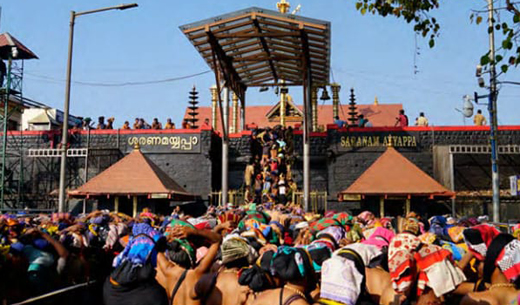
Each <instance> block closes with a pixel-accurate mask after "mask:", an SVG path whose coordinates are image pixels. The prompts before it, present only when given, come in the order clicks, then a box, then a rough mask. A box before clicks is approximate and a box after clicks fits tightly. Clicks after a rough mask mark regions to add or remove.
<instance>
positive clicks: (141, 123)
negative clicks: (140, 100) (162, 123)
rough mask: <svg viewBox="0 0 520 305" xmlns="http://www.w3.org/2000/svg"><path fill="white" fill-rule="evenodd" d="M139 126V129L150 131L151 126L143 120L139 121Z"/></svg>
mask: <svg viewBox="0 0 520 305" xmlns="http://www.w3.org/2000/svg"><path fill="white" fill-rule="evenodd" d="M139 124H140V126H141V129H152V126H151V125H150V124H148V123H147V122H146V121H145V120H144V119H143V118H140V119H139Z"/></svg>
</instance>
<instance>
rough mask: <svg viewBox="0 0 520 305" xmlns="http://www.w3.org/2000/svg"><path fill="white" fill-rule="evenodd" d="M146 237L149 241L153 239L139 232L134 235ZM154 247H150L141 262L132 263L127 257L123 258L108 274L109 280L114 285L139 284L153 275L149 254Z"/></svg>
mask: <svg viewBox="0 0 520 305" xmlns="http://www.w3.org/2000/svg"><path fill="white" fill-rule="evenodd" d="M141 236H144V237H148V238H149V239H150V240H151V241H153V242H154V248H155V241H154V240H153V238H151V237H150V236H148V235H147V234H139V235H136V236H135V237H136V238H137V237H141ZM154 248H152V249H150V253H148V255H147V256H146V259H145V261H144V263H143V264H136V263H133V262H132V261H131V260H129V259H126V258H125V259H124V260H123V261H122V262H121V263H120V264H119V266H117V267H116V268H115V269H114V270H113V271H112V273H111V274H110V282H111V283H112V285H114V286H131V285H133V284H139V283H142V282H145V281H148V280H150V279H153V278H154V277H155V268H154V267H153V266H152V263H151V262H150V256H151V255H152V252H153V250H154Z"/></svg>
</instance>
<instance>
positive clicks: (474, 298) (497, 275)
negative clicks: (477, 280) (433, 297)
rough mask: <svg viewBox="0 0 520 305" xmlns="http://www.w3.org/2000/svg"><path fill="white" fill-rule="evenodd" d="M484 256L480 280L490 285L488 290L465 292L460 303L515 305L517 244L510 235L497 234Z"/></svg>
mask: <svg viewBox="0 0 520 305" xmlns="http://www.w3.org/2000/svg"><path fill="white" fill-rule="evenodd" d="M481 253H482V252H481ZM485 255H486V256H485V259H484V275H483V279H484V281H485V282H487V283H490V284H491V285H490V286H489V289H488V290H487V291H483V292H470V293H468V294H467V295H466V296H465V297H464V298H463V299H462V301H461V304H462V305H472V304H493V305H494V304H496V305H508V304H518V302H519V300H520V291H519V290H518V288H519V286H518V284H519V278H520V277H519V275H520V241H518V240H517V239H515V238H514V237H513V236H511V235H509V234H504V233H502V234H499V235H496V236H495V237H494V238H493V240H492V241H491V243H489V246H488V247H487V250H486V253H485Z"/></svg>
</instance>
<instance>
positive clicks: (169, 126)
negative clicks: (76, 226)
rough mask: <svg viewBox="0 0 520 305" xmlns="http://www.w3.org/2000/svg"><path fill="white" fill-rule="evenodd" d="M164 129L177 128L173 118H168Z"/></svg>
mask: <svg viewBox="0 0 520 305" xmlns="http://www.w3.org/2000/svg"><path fill="white" fill-rule="evenodd" d="M164 129H175V124H174V123H172V119H170V118H168V119H167V120H166V124H164Z"/></svg>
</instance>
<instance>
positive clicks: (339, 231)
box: [316, 226, 345, 248]
mask: <svg viewBox="0 0 520 305" xmlns="http://www.w3.org/2000/svg"><path fill="white" fill-rule="evenodd" d="M325 236H329V237H331V238H332V239H333V241H334V242H335V243H336V248H337V245H339V241H340V240H341V239H343V238H345V229H343V227H339V226H332V227H328V228H326V229H324V230H321V231H320V232H318V234H316V237H317V238H322V237H325Z"/></svg>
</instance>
